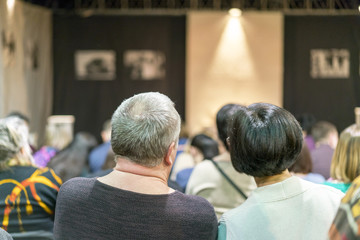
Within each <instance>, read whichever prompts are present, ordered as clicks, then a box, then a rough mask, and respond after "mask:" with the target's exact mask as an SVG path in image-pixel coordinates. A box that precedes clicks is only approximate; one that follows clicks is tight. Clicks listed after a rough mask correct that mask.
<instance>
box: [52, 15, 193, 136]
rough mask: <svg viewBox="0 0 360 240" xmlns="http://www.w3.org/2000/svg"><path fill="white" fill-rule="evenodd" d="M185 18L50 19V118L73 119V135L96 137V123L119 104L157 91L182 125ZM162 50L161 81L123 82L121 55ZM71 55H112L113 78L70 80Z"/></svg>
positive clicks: (98, 128)
mask: <svg viewBox="0 0 360 240" xmlns="http://www.w3.org/2000/svg"><path fill="white" fill-rule="evenodd" d="M185 26H186V19H185V16H165V15H164V16H108V15H105V16H91V17H87V18H83V17H80V16H75V15H69V14H64V15H62V14H54V16H53V44H54V46H53V49H54V50H53V51H54V55H53V56H54V59H53V61H54V62H53V65H54V99H53V114H71V115H74V116H75V118H76V121H75V129H74V131H75V132H78V131H89V132H91V133H92V134H94V135H95V136H97V137H99V133H100V131H101V129H102V124H103V123H104V121H105V120H107V119H110V118H111V116H112V113H113V112H114V111H115V109H116V108H117V107H118V106H119V105H120V104H121V102H122V101H123V100H124V99H125V98H128V97H131V96H133V95H134V94H136V93H140V92H148V91H158V92H161V93H164V94H166V95H168V96H169V97H170V98H171V99H172V100H173V101H174V102H175V104H176V109H177V110H178V112H179V114H180V115H181V117H182V118H183V120H185V52H186V48H185ZM129 49H130V50H155V51H162V52H163V53H164V54H165V57H166V77H165V79H163V80H154V81H134V80H131V79H128V77H127V74H126V72H125V68H124V65H123V53H124V51H126V50H129ZM77 50H114V51H115V52H116V79H115V80H113V81H92V80H81V81H79V80H76V76H75V62H74V61H75V60H74V59H75V58H74V54H75V51H77Z"/></svg>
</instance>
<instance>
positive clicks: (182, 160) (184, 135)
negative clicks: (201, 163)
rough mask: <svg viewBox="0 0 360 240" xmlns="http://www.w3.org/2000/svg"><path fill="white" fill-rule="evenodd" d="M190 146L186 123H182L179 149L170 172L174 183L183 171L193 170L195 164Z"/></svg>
mask: <svg viewBox="0 0 360 240" xmlns="http://www.w3.org/2000/svg"><path fill="white" fill-rule="evenodd" d="M189 150H190V146H189V134H188V131H187V128H186V124H185V123H181V130H180V136H179V147H178V150H177V152H176V157H175V162H174V164H173V167H172V169H171V172H170V180H171V181H172V182H175V181H176V175H177V174H178V172H180V171H181V170H183V169H186V168H193V167H194V166H195V162H194V159H193V157H192V156H191V154H190V152H189Z"/></svg>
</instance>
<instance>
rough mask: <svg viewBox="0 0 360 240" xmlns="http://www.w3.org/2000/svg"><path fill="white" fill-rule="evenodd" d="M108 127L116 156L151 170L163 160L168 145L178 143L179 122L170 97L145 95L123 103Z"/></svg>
mask: <svg viewBox="0 0 360 240" xmlns="http://www.w3.org/2000/svg"><path fill="white" fill-rule="evenodd" d="M111 125H112V132H111V146H112V148H113V150H114V153H115V155H117V156H121V157H124V158H127V159H128V160H130V161H132V162H134V163H137V164H139V165H142V166H146V167H154V166H157V165H159V164H160V163H161V162H162V161H163V158H164V157H165V156H166V154H167V152H168V150H169V147H170V145H171V143H172V142H174V143H175V144H177V143H178V139H179V133H180V125H181V119H180V116H179V114H178V112H177V111H176V109H175V107H174V103H173V102H172V101H171V100H170V98H168V97H167V96H165V95H163V94H161V93H156V92H148V93H141V94H137V95H135V96H133V97H131V98H129V99H126V100H125V101H123V102H122V103H121V105H120V106H119V107H118V108H117V109H116V111H115V112H114V114H113V117H112V120H111Z"/></svg>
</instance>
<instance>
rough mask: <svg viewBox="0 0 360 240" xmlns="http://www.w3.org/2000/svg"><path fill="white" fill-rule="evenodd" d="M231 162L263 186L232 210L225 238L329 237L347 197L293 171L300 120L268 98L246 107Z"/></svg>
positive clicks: (235, 126) (233, 134) (232, 136)
mask: <svg viewBox="0 0 360 240" xmlns="http://www.w3.org/2000/svg"><path fill="white" fill-rule="evenodd" d="M228 141H229V144H230V146H229V147H230V155H231V161H232V163H233V165H234V167H235V169H236V170H237V171H238V172H241V173H245V174H248V175H250V176H254V178H255V181H256V184H257V186H258V188H257V189H255V190H254V191H253V192H252V194H251V195H250V197H249V198H248V199H247V200H246V201H245V202H244V203H243V204H242V205H240V206H239V207H237V208H235V209H233V210H230V211H228V212H226V213H225V214H224V215H223V216H222V218H221V220H220V225H219V239H220V240H221V239H276V240H280V239H292V240H297V239H302V240H309V239H326V238H327V235H328V230H329V228H330V225H331V222H332V220H333V218H334V216H335V213H336V211H337V209H338V207H339V204H340V200H341V198H342V196H343V193H341V192H340V191H339V190H337V189H335V188H332V187H328V186H324V185H322V184H315V183H311V182H309V181H305V180H303V179H301V178H298V177H296V176H292V175H291V174H290V173H289V171H288V168H289V167H290V166H291V165H292V164H293V163H294V162H295V160H296V158H297V156H298V155H299V153H300V151H301V148H302V143H303V137H302V132H301V128H300V126H299V124H298V122H297V120H296V119H295V118H294V117H293V116H292V115H291V114H290V113H289V112H288V111H286V110H284V109H282V108H280V107H277V106H274V105H271V104H266V103H257V104H252V105H250V106H249V107H246V108H241V109H239V110H238V111H237V113H235V114H234V116H233V121H232V124H231V127H230V128H229V139H228Z"/></svg>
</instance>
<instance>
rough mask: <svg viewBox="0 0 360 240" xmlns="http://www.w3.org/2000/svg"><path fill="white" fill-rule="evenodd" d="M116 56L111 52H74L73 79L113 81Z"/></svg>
mask: <svg viewBox="0 0 360 240" xmlns="http://www.w3.org/2000/svg"><path fill="white" fill-rule="evenodd" d="M115 61H116V54H115V51H113V50H78V51H76V52H75V77H76V79H78V80H105V81H107V80H114V79H115V77H116V65H115Z"/></svg>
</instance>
